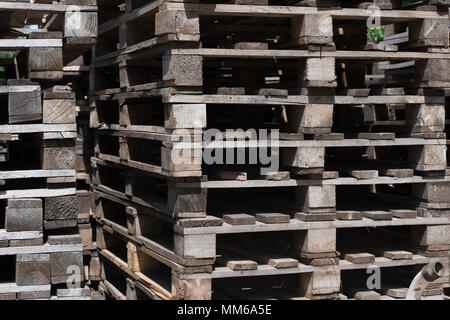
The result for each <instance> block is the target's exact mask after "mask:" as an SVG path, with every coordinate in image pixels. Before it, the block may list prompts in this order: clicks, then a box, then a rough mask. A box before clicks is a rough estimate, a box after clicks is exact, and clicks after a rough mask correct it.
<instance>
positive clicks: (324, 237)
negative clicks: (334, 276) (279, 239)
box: [293, 229, 339, 266]
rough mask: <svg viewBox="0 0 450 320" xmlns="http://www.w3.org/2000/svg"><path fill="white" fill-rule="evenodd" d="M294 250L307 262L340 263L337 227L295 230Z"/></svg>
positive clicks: (315, 263) (312, 263) (316, 264)
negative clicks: (337, 246) (337, 249)
mask: <svg viewBox="0 0 450 320" xmlns="http://www.w3.org/2000/svg"><path fill="white" fill-rule="evenodd" d="M293 242H294V244H293V246H294V250H295V251H296V253H297V254H298V256H300V257H301V260H302V261H304V262H305V263H308V264H311V265H315V266H323V265H336V264H338V263H339V259H338V258H337V252H336V229H311V230H301V231H294V233H293Z"/></svg>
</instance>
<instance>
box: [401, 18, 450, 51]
mask: <svg viewBox="0 0 450 320" xmlns="http://www.w3.org/2000/svg"><path fill="white" fill-rule="evenodd" d="M408 31H409V33H408V34H409V43H408V45H409V46H412V47H428V46H433V47H448V45H449V40H448V39H449V38H448V21H446V20H444V19H419V20H417V21H414V22H411V23H409V24H408Z"/></svg>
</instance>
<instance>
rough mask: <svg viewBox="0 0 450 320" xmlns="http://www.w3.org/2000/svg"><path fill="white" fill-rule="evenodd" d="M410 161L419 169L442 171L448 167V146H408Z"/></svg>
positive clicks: (414, 167)
mask: <svg viewBox="0 0 450 320" xmlns="http://www.w3.org/2000/svg"><path fill="white" fill-rule="evenodd" d="M408 161H409V162H410V163H411V165H412V167H413V169H415V170H418V171H442V170H445V169H446V168H447V146H445V145H422V146H408Z"/></svg>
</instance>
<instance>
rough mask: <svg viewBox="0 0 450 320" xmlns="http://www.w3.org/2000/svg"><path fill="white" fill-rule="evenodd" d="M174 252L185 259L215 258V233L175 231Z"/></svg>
mask: <svg viewBox="0 0 450 320" xmlns="http://www.w3.org/2000/svg"><path fill="white" fill-rule="evenodd" d="M174 241H175V245H174V251H175V253H176V254H177V255H178V256H180V257H183V258H185V259H215V257H216V235H215V234H185V235H182V234H179V233H175V240H174Z"/></svg>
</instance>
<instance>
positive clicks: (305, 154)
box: [282, 147, 325, 174]
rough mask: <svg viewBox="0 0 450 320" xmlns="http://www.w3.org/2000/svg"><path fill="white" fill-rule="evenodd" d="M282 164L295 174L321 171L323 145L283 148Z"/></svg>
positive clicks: (323, 158) (323, 152)
mask: <svg viewBox="0 0 450 320" xmlns="http://www.w3.org/2000/svg"><path fill="white" fill-rule="evenodd" d="M282 164H283V165H284V166H286V167H289V168H290V169H291V171H292V172H293V173H296V174H311V173H322V172H323V171H324V165H325V147H298V148H283V149H282Z"/></svg>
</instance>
